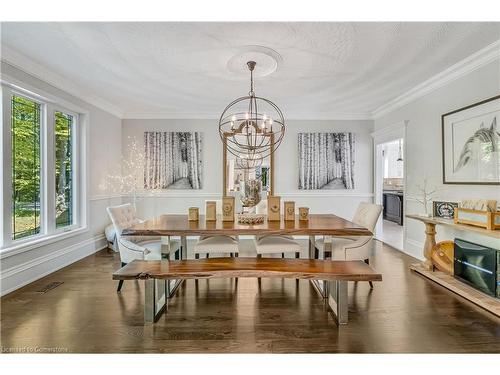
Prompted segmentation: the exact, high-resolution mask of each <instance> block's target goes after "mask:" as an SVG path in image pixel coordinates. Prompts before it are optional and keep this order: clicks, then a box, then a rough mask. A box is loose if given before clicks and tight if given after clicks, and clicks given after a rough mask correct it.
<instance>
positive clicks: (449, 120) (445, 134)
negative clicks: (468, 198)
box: [441, 95, 500, 185]
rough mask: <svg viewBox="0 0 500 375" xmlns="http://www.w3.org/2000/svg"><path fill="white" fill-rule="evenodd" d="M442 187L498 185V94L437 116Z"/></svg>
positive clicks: (499, 156)
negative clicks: (439, 121)
mask: <svg viewBox="0 0 500 375" xmlns="http://www.w3.org/2000/svg"><path fill="white" fill-rule="evenodd" d="M441 136H442V159H443V160H442V162H443V184H457V185H500V95H497V96H494V97H492V98H489V99H486V100H483V101H480V102H477V103H474V104H471V105H468V106H466V107H463V108H460V109H457V110H454V111H451V112H448V113H445V114H443V115H442V116H441Z"/></svg>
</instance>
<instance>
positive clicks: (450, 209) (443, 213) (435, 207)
mask: <svg viewBox="0 0 500 375" xmlns="http://www.w3.org/2000/svg"><path fill="white" fill-rule="evenodd" d="M457 208H458V202H447V201H432V216H433V217H439V218H442V219H453V218H454V217H455V211H456V210H457Z"/></svg>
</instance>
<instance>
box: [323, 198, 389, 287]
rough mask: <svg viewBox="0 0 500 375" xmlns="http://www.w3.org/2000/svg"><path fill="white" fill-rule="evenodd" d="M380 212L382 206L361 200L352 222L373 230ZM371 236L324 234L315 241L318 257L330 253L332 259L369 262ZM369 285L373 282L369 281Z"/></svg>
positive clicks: (324, 256)
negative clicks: (334, 235)
mask: <svg viewBox="0 0 500 375" xmlns="http://www.w3.org/2000/svg"><path fill="white" fill-rule="evenodd" d="M381 212H382V206H380V205H378V204H373V203H366V202H361V203H360V204H359V206H358V208H357V210H356V213H355V214H354V218H353V219H352V222H353V223H355V224H357V225H359V226H362V227H365V228H366V229H368V230H369V231H370V232H373V230H374V229H375V225H376V224H377V220H378V218H379V217H380V213H381ZM372 242H373V236H353V237H333V238H332V237H331V236H325V237H323V239H319V240H317V241H316V249H317V250H318V257H319V258H320V259H325V258H326V257H328V255H327V253H331V255H330V257H331V259H332V260H362V261H364V262H365V263H366V264H370V252H371V250H372ZM370 287H372V288H373V283H372V282H371V281H370Z"/></svg>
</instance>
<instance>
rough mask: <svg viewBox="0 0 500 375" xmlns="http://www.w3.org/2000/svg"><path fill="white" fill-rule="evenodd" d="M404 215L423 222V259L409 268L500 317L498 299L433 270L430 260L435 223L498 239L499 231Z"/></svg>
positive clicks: (433, 244) (499, 302) (434, 236)
mask: <svg viewBox="0 0 500 375" xmlns="http://www.w3.org/2000/svg"><path fill="white" fill-rule="evenodd" d="M406 217H407V218H408V219H414V220H419V221H421V222H423V223H424V224H425V243H424V249H423V253H424V257H425V261H424V262H423V263H416V264H412V265H411V266H410V268H411V269H412V270H413V271H415V272H418V273H420V274H421V275H423V276H425V277H427V278H428V279H431V280H432V281H434V282H436V283H438V284H440V285H442V286H444V287H445V288H447V289H449V290H451V291H453V292H455V293H457V294H458V295H460V296H462V297H464V298H465V299H467V300H469V301H471V302H473V303H475V304H476V305H478V306H481V307H482V308H484V309H486V310H488V311H490V312H491V313H493V314H495V315H496V316H499V317H500V300H498V299H497V298H494V297H490V296H488V295H487V294H484V293H482V292H480V291H478V290H476V289H474V288H472V287H470V286H469V285H467V284H465V283H463V282H461V281H460V280H457V279H455V278H454V277H453V276H452V273H451V272H450V273H446V272H442V271H437V270H435V267H434V264H433V260H432V257H433V253H434V251H435V250H436V225H443V226H446V227H451V228H454V229H457V230H463V231H468V232H474V233H478V234H482V235H484V236H488V237H493V238H498V239H500V231H498V230H497V231H495V230H488V229H484V228H480V227H475V226H473V225H467V224H455V223H454V221H453V219H443V218H438V217H428V216H423V215H406ZM451 263H452V264H453V259H451Z"/></svg>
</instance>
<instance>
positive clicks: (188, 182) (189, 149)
mask: <svg viewBox="0 0 500 375" xmlns="http://www.w3.org/2000/svg"><path fill="white" fill-rule="evenodd" d="M201 151H202V136H201V133H199V132H145V133H144V188H145V189H201V188H202V166H203V164H202V159H201Z"/></svg>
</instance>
